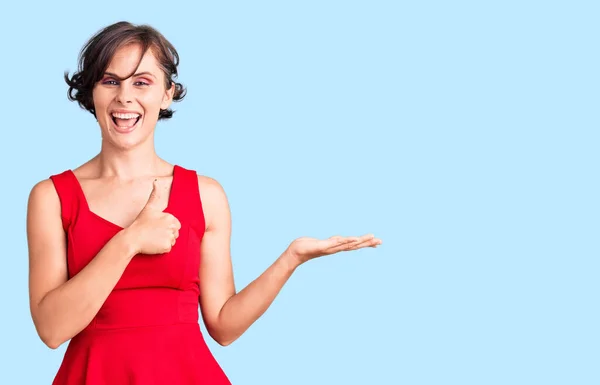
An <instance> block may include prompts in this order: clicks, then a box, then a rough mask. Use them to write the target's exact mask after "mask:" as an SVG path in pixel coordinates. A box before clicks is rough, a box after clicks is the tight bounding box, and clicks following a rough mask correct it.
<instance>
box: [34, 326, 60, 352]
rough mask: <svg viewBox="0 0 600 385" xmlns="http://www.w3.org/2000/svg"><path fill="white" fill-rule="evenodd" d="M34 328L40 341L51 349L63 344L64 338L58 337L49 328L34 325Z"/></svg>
mask: <svg viewBox="0 0 600 385" xmlns="http://www.w3.org/2000/svg"><path fill="white" fill-rule="evenodd" d="M36 330H37V333H38V336H39V337H40V339H41V340H42V342H43V343H44V344H45V345H46V346H47V347H49V348H50V349H52V350H55V349H57V348H58V347H60V345H62V344H63V342H65V341H64V340H62V339H60V338H58V336H57V335H56V332H55V331H53V330H52V329H51V328H48V327H42V326H39V325H36Z"/></svg>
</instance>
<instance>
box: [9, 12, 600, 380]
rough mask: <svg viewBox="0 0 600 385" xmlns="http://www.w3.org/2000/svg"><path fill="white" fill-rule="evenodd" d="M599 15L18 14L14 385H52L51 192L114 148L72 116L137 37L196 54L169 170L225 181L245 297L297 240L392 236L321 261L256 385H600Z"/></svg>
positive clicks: (231, 363)
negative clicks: (39, 276) (35, 308)
mask: <svg viewBox="0 0 600 385" xmlns="http://www.w3.org/2000/svg"><path fill="white" fill-rule="evenodd" d="M596 4H597V2H592V1H589V2H581V1H550V2H548V1H544V2H543V1H488V2H478V1H454V2H446V1H422V2H414V1H410V2H409V1H377V0H370V1H366V0H365V1H307V0H304V1H252V2H246V1H244V2H242V1H237V2H231V1H230V2H219V3H215V2H206V1H200V2H195V3H194V5H192V4H191V2H190V3H185V5H184V2H149V1H143V2H142V1H135V2H121V1H119V2H117V1H103V2H83V1H78V2H74V1H73V2H62V3H57V2H48V3H43V4H42V3H41V2H40V3H39V4H34V3H32V2H28V1H19V2H11V3H9V4H4V5H2V9H1V11H0V12H1V14H2V23H1V24H0V36H1V37H0V39H2V42H1V47H2V48H1V50H2V53H1V54H0V55H1V56H2V60H1V61H0V66H1V73H2V77H3V84H4V88H3V92H1V93H0V98H1V102H2V107H3V114H2V121H1V123H0V124H1V126H2V140H1V141H0V156H1V157H2V159H1V163H0V164H1V166H0V167H2V170H1V175H2V183H1V194H2V196H1V198H2V200H1V203H2V207H3V210H2V214H3V215H2V218H3V219H2V222H3V223H2V231H1V234H2V235H1V236H2V269H1V270H0V278H1V279H0V282H1V283H0V285H1V288H0V289H1V290H0V295H1V298H0V299H1V304H2V310H1V313H2V316H1V317H0V330H2V336H1V337H2V347H1V348H0V349H1V350H0V355H1V357H0V358H1V359H0V366H1V367H0V383H2V384H49V383H50V382H51V380H52V378H53V376H54V374H55V373H56V370H57V369H58V366H59V364H60V361H61V360H62V356H63V354H64V351H65V348H66V344H63V345H62V346H61V347H59V348H58V349H57V350H50V349H49V348H47V347H46V346H45V345H44V344H43V343H42V342H41V340H40V339H39V338H38V336H37V335H36V332H35V329H34V326H33V323H32V321H31V317H30V314H29V305H28V288H27V269H28V259H27V244H26V233H25V216H26V205H27V197H28V194H29V191H30V190H31V187H32V186H33V185H34V184H35V183H37V182H38V181H40V180H42V179H45V178H47V177H48V176H49V175H51V174H55V173H58V172H62V171H64V170H65V169H67V168H75V167H77V166H79V165H80V164H81V163H83V162H85V161H86V160H87V159H89V158H91V157H93V156H94V155H95V154H96V153H97V152H98V150H99V145H100V135H99V128H98V126H97V123H96V121H95V120H94V118H93V117H92V115H91V114H89V113H88V112H86V111H84V110H81V109H80V108H79V107H78V106H77V105H76V104H75V103H72V102H69V101H68V100H67V98H66V90H67V86H66V84H65V82H64V80H63V72H64V71H65V70H68V71H70V73H72V72H73V71H74V70H75V69H76V64H77V61H76V60H77V54H78V52H79V50H80V48H81V47H82V45H83V44H84V43H85V42H86V41H87V39H88V38H89V37H91V36H92V35H93V34H94V33H96V32H97V31H98V30H99V29H101V28H102V27H104V26H106V25H108V24H111V23H113V22H116V21H120V20H128V21H131V22H133V23H136V24H139V23H148V24H150V25H152V26H154V27H156V28H157V29H158V30H159V31H161V32H162V33H163V34H164V35H165V36H166V37H167V38H168V39H169V40H170V41H171V42H172V43H173V44H174V45H175V47H176V48H177V50H178V51H179V53H180V55H181V66H180V77H179V80H180V81H181V82H183V83H184V84H185V86H187V87H188V90H189V93H188V96H187V97H186V99H185V100H184V101H182V102H181V103H179V104H175V105H174V108H175V110H176V113H175V115H174V118H173V119H172V120H171V121H169V122H164V123H162V122H161V123H159V124H158V126H157V135H156V144H157V151H158V153H159V155H160V156H162V157H164V158H165V159H166V160H168V161H170V162H172V163H177V164H181V165H183V166H184V167H188V168H192V169H196V170H197V171H198V172H199V173H202V174H205V175H208V176H211V177H213V178H215V179H217V180H218V181H220V182H221V184H222V185H223V187H224V188H225V191H226V193H227V195H228V197H229V200H230V204H231V210H232V218H233V234H232V258H233V265H234V274H235V282H236V286H237V289H238V290H241V289H242V288H243V287H245V286H246V285H247V284H248V283H250V282H251V281H252V280H253V279H255V278H256V277H257V276H258V275H260V274H261V273H262V272H263V271H264V270H265V269H266V268H267V267H268V266H269V265H270V264H271V263H272V262H273V261H274V260H275V259H276V258H277V257H278V256H279V255H280V253H281V252H282V251H283V250H284V249H285V248H286V247H287V245H288V244H289V243H290V242H291V241H292V240H293V239H295V238H297V237H300V236H305V235H306V236H314V237H319V238H325V237H329V236H331V235H336V234H342V235H360V234H364V233H374V234H376V235H377V236H378V237H381V238H382V239H383V245H382V246H380V247H379V248H377V249H365V250H360V251H355V252H351V253H342V254H338V255H334V256H329V257H323V258H320V259H318V260H314V261H311V262H309V263H307V264H306V265H303V266H301V267H300V268H299V269H298V270H297V271H296V273H295V274H294V275H293V276H292V278H291V280H290V281H289V282H288V283H287V285H286V286H285V287H284V288H283V290H282V292H281V293H280V295H279V296H278V297H277V299H276V300H275V302H274V303H273V305H272V306H271V307H270V308H269V310H268V311H267V312H266V313H265V314H264V315H263V316H262V318H260V319H259V320H258V321H257V322H256V323H255V324H254V325H253V326H251V328H250V329H249V330H248V331H247V332H246V333H245V334H244V335H243V336H242V337H241V338H240V339H238V340H237V341H236V342H234V343H233V344H232V345H231V346H228V347H225V348H223V347H221V346H219V345H217V344H216V343H215V342H214V341H212V340H211V339H210V337H208V335H207V334H206V330H205V329H204V326H203V327H202V330H203V332H204V335H205V337H206V338H207V340H208V341H209V347H210V348H211V350H212V352H213V353H214V355H215V357H216V358H217V360H218V361H219V363H220V364H221V365H222V367H223V368H224V370H225V372H226V373H227V374H228V376H229V377H230V379H231V380H232V382H233V383H234V384H265V385H266V384H290V385H291V384H316V385H318V384H411V385H412V384H436V385H437V384H461V385H465V384H477V385H480V384H503V385H504V384H511V385H516V384H528V385H529V384H544V385H548V384H578V385H580V384H597V383H599V382H600V373H599V370H598V361H599V359H600V354H599V346H600V339H599V338H598V337H599V332H598V330H599V329H598V325H599V324H600V319H599V316H598V310H597V309H598V292H599V290H598V289H599V285H598V271H599V267H600V266H599V263H598V257H599V256H600V253H599V245H598V231H599V219H598V218H599V210H598V209H599V207H598V206H599V205H598V197H599V196H600V195H599V191H598V190H599V189H598V187H599V185H598V172H597V169H598V165H599V164H600V163H599V160H600V159H599V155H598V152H599V151H598V146H599V144H600V142H599V139H600V135H599V133H598V129H599V124H598V105H599V98H598V90H599V89H600V87H599V84H598V83H599V81H598V73H599V70H600V65H599V64H600V63H599V60H598V36H599V32H600V31H599V27H598V11H599V9H598V7H597V6H596Z"/></svg>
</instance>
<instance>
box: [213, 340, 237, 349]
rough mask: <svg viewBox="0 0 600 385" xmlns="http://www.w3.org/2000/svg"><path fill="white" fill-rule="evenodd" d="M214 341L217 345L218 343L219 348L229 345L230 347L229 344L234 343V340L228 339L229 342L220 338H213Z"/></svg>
mask: <svg viewBox="0 0 600 385" xmlns="http://www.w3.org/2000/svg"><path fill="white" fill-rule="evenodd" d="M215 341H217V343H218V344H219V345H221V346H223V347H225V346H229V345H231V344H232V343H233V341H235V339H229V340H226V339H223V338H221V339H216V338H215Z"/></svg>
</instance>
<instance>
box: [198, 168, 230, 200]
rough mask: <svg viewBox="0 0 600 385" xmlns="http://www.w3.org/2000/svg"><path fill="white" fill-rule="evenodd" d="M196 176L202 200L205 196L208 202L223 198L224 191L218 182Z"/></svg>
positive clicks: (204, 176) (206, 177)
mask: <svg viewBox="0 0 600 385" xmlns="http://www.w3.org/2000/svg"><path fill="white" fill-rule="evenodd" d="M197 175H198V188H199V189H200V194H201V195H202V198H203V199H204V197H205V196H206V198H208V199H210V200H213V199H217V200H218V199H223V198H225V190H224V189H223V186H222V185H221V183H219V181H217V180H216V179H214V178H211V177H209V176H206V175H200V174H197Z"/></svg>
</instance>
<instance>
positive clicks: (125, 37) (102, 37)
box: [65, 21, 186, 120]
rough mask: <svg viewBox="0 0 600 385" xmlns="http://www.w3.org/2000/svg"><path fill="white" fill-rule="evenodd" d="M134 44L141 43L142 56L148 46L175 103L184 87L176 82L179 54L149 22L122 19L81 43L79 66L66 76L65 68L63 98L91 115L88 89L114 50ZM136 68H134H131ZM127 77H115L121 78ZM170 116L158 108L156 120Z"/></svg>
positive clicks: (181, 94)
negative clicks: (141, 23)
mask: <svg viewBox="0 0 600 385" xmlns="http://www.w3.org/2000/svg"><path fill="white" fill-rule="evenodd" d="M131 43H137V44H140V45H141V46H142V55H141V56H140V61H139V62H138V66H139V65H140V62H141V61H142V57H143V56H144V54H145V53H146V51H147V50H148V49H151V50H152V53H153V54H154V55H155V57H156V59H157V61H158V63H159V65H160V67H161V69H162V71H163V73H164V74H165V81H166V84H165V87H166V88H167V89H168V88H170V87H171V85H172V84H174V85H175V92H174V94H173V101H175V102H178V101H180V100H182V99H183V97H184V96H185V94H186V89H185V88H184V87H183V85H182V84H181V83H177V82H176V81H175V80H174V79H175V78H177V66H178V65H179V54H178V53H177V51H176V50H175V47H173V45H172V44H171V43H169V41H168V40H167V39H166V38H165V37H164V36H163V35H162V34H161V33H160V32H158V31H157V30H156V29H154V28H152V27H151V26H149V25H134V24H131V23H129V22H126V21H120V22H118V23H115V24H112V25H109V26H108V27H105V28H103V29H102V30H100V31H99V32H97V33H96V34H95V35H94V36H92V38H90V40H88V42H87V43H86V44H85V45H84V46H83V48H82V49H81V51H80V53H79V69H78V71H77V72H75V73H74V74H73V76H72V77H71V78H69V72H68V71H65V81H66V82H67V84H68V85H69V89H68V91H67V97H68V98H69V100H71V101H76V102H78V103H79V106H80V107H81V108H83V109H86V110H88V111H89V112H90V113H91V114H92V115H94V117H96V111H95V109H94V100H93V97H92V91H93V89H94V85H95V84H96V83H97V82H98V81H100V80H101V79H102V77H103V76H104V72H105V71H106V69H107V68H108V65H109V64H110V60H111V59H112V57H113V55H114V54H115V52H116V51H117V50H118V49H119V48H121V47H123V46H125V45H128V44H131ZM135 70H137V67H136V68H135ZM135 70H134V72H132V73H131V74H129V75H128V76H126V77H124V78H122V79H118V80H121V81H122V80H124V79H127V78H129V77H131V76H132V75H133V74H134V73H135ZM172 116H173V110H171V109H166V110H162V109H161V110H160V113H159V115H158V120H160V119H169V118H170V117H172Z"/></svg>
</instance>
